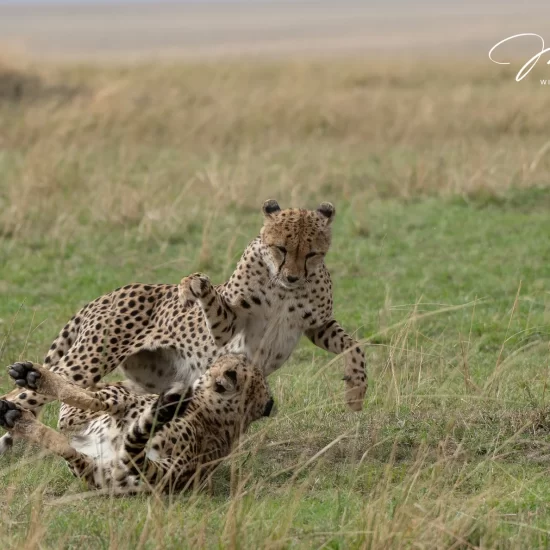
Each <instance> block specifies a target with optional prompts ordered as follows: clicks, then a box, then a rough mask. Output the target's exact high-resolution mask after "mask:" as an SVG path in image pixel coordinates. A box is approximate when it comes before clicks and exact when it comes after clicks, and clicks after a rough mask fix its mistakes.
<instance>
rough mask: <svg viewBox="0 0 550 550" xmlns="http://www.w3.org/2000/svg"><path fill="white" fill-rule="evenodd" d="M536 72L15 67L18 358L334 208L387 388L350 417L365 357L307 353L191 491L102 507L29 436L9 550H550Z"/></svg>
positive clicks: (373, 379) (5, 487)
mask: <svg viewBox="0 0 550 550" xmlns="http://www.w3.org/2000/svg"><path fill="white" fill-rule="evenodd" d="M544 69H547V67H546V66H544V67H543V68H541V71H542V70H544ZM514 76H515V72H514V71H513V70H512V69H510V68H508V67H502V66H497V65H493V64H490V63H489V62H488V63H487V64H480V63H477V64H476V63H469V62H464V63H456V62H453V63H448V62H447V63H440V62H438V61H437V60H432V61H422V62H414V63H412V62H411V63H405V62H391V61H387V62H368V61H360V60H357V61H343V60H336V59H335V60H331V61H324V62H318V63H317V62H315V61H302V62H299V61H296V62H290V61H275V60H273V61H271V62H268V61H263V62H259V61H258V62H256V61H253V60H250V61H246V62H245V61H237V60H234V61H224V62H221V61H219V62H218V61H212V62H208V63H198V62H188V63H173V64H168V63H161V64H139V65H134V66H131V67H116V66H108V67H100V66H93V65H70V66H69V65H64V66H53V65H52V66H46V65H41V66H35V65H33V64H31V63H28V62H23V61H21V62H19V63H18V62H13V61H11V62H7V61H5V62H3V63H1V64H0V128H1V129H2V130H1V132H0V363H1V364H2V365H4V366H5V365H8V364H10V363H12V362H14V361H16V360H18V359H28V360H35V361H40V360H41V359H42V358H43V356H44V354H45V352H46V351H47V349H48V347H49V345H50V343H51V341H52V340H53V338H54V336H55V335H56V334H57V332H58V330H59V329H60V328H61V327H62V326H63V324H64V323H65V322H66V321H67V320H68V318H69V317H70V316H71V315H72V314H73V313H74V312H75V311H76V310H77V309H78V308H80V307H81V306H82V305H84V304H85V303H86V302H87V301H89V300H91V299H93V298H95V297H96V296H99V295H100V294H102V293H105V292H108V291H110V290H112V289H113V288H115V287H118V286H122V285H124V284H127V283H130V282H171V283H177V282H179V280H180V279H181V277H182V276H184V275H187V274H189V273H192V272H195V271H204V272H206V273H207V274H209V275H210V276H211V278H212V279H213V280H214V282H221V281H223V280H224V279H225V278H227V277H228V276H229V274H230V273H231V271H232V268H233V266H234V265H235V263H236V261H237V259H238V257H239V255H240V253H241V251H242V250H243V248H244V247H245V245H246V243H247V242H248V241H250V240H251V239H252V238H253V237H254V236H256V235H257V233H258V231H259V228H260V226H261V223H262V215H261V205H262V202H263V201H264V200H265V199H268V198H276V199H278V201H279V202H280V204H281V206H283V207H285V206H299V207H309V208H314V207H315V206H316V205H317V204H318V203H320V202H322V201H325V200H328V201H331V202H333V203H334V204H335V206H336V209H337V214H336V219H335V221H334V229H333V231H334V238H333V247H332V250H331V252H330V254H329V255H328V257H327V264H328V266H329V269H330V270H331V273H332V276H333V281H334V287H335V316H336V318H337V319H338V320H339V321H341V323H342V324H343V325H344V326H345V327H346V328H347V329H348V330H349V331H351V332H353V333H354V334H356V335H357V337H358V338H359V339H361V341H362V342H363V343H364V344H365V349H366V353H367V358H368V371H369V378H370V386H369V392H368V396H367V399H366V401H365V407H364V410H363V412H361V413H352V412H349V411H348V410H347V409H346V407H345V405H344V400H343V382H342V381H341V376H342V363H343V361H342V359H341V358H340V359H339V358H334V357H333V356H330V355H329V354H326V353H324V352H322V351H320V350H318V349H316V348H315V347H313V346H312V345H311V344H309V342H305V341H304V342H302V343H301V345H300V347H299V349H298V350H297V351H296V352H295V353H294V355H293V357H292V358H291V360H290V361H289V363H288V364H287V365H286V366H285V367H284V368H282V369H281V370H280V371H278V372H276V373H275V374H273V375H272V376H271V378H270V384H271V387H272V390H273V393H274V396H275V399H276V402H277V406H278V413H277V415H276V416H275V417H273V418H270V419H267V420H265V421H261V422H258V423H257V424H255V425H254V426H253V428H252V429H251V431H250V432H249V433H248V435H247V437H246V438H245V440H244V441H243V444H242V445H241V446H240V447H239V448H238V449H237V450H236V452H235V453H234V455H233V456H232V457H231V458H230V459H228V460H227V461H226V462H225V463H224V464H223V465H222V466H221V467H220V468H219V469H218V470H217V472H216V473H215V475H214V477H213V479H212V482H211V483H210V484H209V485H208V486H206V487H204V488H202V489H201V490H197V491H194V492H190V493H186V494H178V495H171V496H168V497H167V496H160V495H140V496H133V497H119V498H110V497H108V496H100V495H97V494H94V493H91V492H87V490H86V487H84V486H83V484H82V483H81V482H79V481H78V480H76V479H74V478H73V477H72V476H71V475H70V473H69V472H68V470H67V468H66V466H65V465H64V463H63V462H62V461H61V460H58V459H54V458H51V457H48V456H44V455H43V454H41V453H40V451H39V450H38V449H36V448H29V446H27V445H24V444H23V443H18V444H17V445H16V446H15V447H14V449H13V452H11V453H10V454H8V455H5V456H2V457H0V488H1V490H0V494H1V498H0V515H1V522H0V540H1V546H2V548H5V549H11V548H27V549H35V548H36V549H39V548H40V549H46V548H66V549H72V548H89V549H104V548H113V549H127V548H132V549H135V550H137V549H153V548H166V549H170V548H199V547H208V548H218V547H219V548H222V547H223V548H333V549H336V548H370V549H382V548H494V547H498V548H528V547H530V548H538V547H548V546H550V509H549V502H550V475H549V465H550V403H549V399H550V396H549V395H548V394H549V391H550V390H549V388H548V380H549V372H550V371H549V360H550V349H549V322H550V215H549V214H550V188H549V187H550V186H549V181H550V179H549V176H550V142H549V141H548V128H549V127H550V109H549V106H550V95H549V93H550V92H549V91H548V89H546V88H547V87H545V86H540V85H539V81H538V80H537V78H538V75H535V71H533V73H531V74H530V75H529V77H530V78H526V79H524V80H523V81H522V82H521V83H517V82H515V80H514ZM541 78H544V76H541ZM10 388H11V384H10V383H9V381H8V376H7V373H6V372H5V370H2V371H0V390H2V391H8V390H9V389H10ZM56 414H57V405H51V406H49V407H48V408H47V409H46V410H45V412H44V416H43V418H44V420H45V421H46V422H47V423H48V424H50V425H52V426H55V421H56Z"/></svg>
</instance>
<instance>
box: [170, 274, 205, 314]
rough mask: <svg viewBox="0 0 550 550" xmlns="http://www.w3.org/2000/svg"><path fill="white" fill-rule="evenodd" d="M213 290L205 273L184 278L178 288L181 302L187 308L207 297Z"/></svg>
mask: <svg viewBox="0 0 550 550" xmlns="http://www.w3.org/2000/svg"><path fill="white" fill-rule="evenodd" d="M211 290H212V283H211V282H210V279H209V278H208V276H207V275H204V273H194V274H193V275H189V277H184V278H183V279H182V280H181V283H180V284H179V288H178V291H179V297H180V301H181V302H182V303H183V304H184V305H185V306H186V307H188V306H190V305H192V304H194V303H195V302H197V301H198V300H201V299H202V298H204V297H205V296H207V295H208V293H209V292H210V291H211Z"/></svg>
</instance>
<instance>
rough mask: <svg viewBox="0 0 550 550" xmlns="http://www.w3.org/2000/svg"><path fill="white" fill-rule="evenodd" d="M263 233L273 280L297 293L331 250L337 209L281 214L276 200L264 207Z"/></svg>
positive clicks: (292, 210) (324, 205) (326, 207)
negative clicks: (333, 222)
mask: <svg viewBox="0 0 550 550" xmlns="http://www.w3.org/2000/svg"><path fill="white" fill-rule="evenodd" d="M263 212H264V225H263V227H262V230H261V234H260V235H261V240H262V244H263V245H264V246H263V255H264V260H265V262H266V263H267V266H268V268H269V270H270V272H271V276H272V278H273V280H274V281H275V282H276V283H278V284H280V285H281V286H283V287H285V288H288V289H293V288H298V287H300V286H302V285H303V284H304V283H306V282H308V281H310V280H311V277H312V276H313V275H314V274H315V272H316V270H317V269H318V268H319V267H320V266H321V265H322V264H323V259H324V257H325V254H326V253H327V252H328V250H329V248H330V242H331V237H332V231H331V224H332V220H333V219H334V215H335V209H334V206H333V205H332V204H331V203H329V202H323V203H322V204H320V205H319V207H318V208H317V210H302V209H299V208H288V209H286V210H281V207H280V206H279V204H278V203H277V201H276V200H273V199H270V200H268V201H266V202H265V203H264V206H263Z"/></svg>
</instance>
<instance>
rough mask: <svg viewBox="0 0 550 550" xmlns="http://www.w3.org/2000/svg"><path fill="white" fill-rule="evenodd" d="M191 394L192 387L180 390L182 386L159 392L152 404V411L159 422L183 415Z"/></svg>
mask: <svg viewBox="0 0 550 550" xmlns="http://www.w3.org/2000/svg"><path fill="white" fill-rule="evenodd" d="M192 396H193V391H192V388H188V389H187V391H185V392H184V391H182V388H177V387H176V388H172V389H170V390H168V391H167V392H164V393H161V394H160V395H159V397H158V399H157V401H156V402H155V403H154V404H153V411H154V412H155V413H156V416H157V419H158V420H159V421H160V422H163V423H164V422H169V421H170V420H171V419H173V418H175V417H176V416H183V415H184V414H185V412H186V410H187V406H188V405H189V402H190V401H191V398H192Z"/></svg>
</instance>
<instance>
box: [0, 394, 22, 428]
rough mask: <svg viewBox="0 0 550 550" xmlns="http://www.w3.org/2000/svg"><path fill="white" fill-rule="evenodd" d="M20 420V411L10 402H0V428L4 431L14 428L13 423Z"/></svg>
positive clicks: (3, 400)
mask: <svg viewBox="0 0 550 550" xmlns="http://www.w3.org/2000/svg"><path fill="white" fill-rule="evenodd" d="M20 418H21V409H20V408H19V407H18V406H17V405H16V404H15V403H12V402H11V401H6V400H5V399H2V400H0V426H2V428H5V429H8V430H10V429H13V428H15V423H16V422H17V421H18V420H19V419H20Z"/></svg>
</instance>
